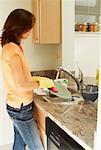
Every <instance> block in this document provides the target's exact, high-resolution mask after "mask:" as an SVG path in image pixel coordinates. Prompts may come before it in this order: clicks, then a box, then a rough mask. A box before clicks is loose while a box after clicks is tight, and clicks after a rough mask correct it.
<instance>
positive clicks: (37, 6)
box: [32, 0, 40, 43]
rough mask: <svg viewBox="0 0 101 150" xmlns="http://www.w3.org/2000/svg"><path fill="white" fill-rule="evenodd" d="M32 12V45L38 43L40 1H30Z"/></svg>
mask: <svg viewBox="0 0 101 150" xmlns="http://www.w3.org/2000/svg"><path fill="white" fill-rule="evenodd" d="M32 10H33V11H32V12H33V14H34V16H35V25H34V28H33V41H34V43H39V31H40V29H39V18H40V17H39V16H40V0H32Z"/></svg>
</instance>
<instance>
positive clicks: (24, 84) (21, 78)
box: [10, 54, 39, 92]
mask: <svg viewBox="0 0 101 150" xmlns="http://www.w3.org/2000/svg"><path fill="white" fill-rule="evenodd" d="M10 64H11V69H12V76H13V78H14V82H15V85H16V90H17V91H19V92H24V91H30V90H32V89H36V88H38V87H39V81H28V80H27V79H26V78H25V75H24V71H23V65H22V62H21V58H20V56H19V55H18V54H15V55H13V56H12V57H11V59H10Z"/></svg>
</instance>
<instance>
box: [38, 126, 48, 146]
mask: <svg viewBox="0 0 101 150" xmlns="http://www.w3.org/2000/svg"><path fill="white" fill-rule="evenodd" d="M37 125H38V128H39V131H40V136H41V140H42V143H43V145H44V147H46V134H45V130H44V129H43V128H42V127H41V126H40V125H39V124H37Z"/></svg>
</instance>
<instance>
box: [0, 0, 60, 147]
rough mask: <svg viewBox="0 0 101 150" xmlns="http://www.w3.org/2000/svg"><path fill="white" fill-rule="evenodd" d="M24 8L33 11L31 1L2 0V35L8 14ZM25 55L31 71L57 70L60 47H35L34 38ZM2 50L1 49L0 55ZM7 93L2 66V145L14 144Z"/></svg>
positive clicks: (0, 115) (0, 19)
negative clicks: (7, 106)
mask: <svg viewBox="0 0 101 150" xmlns="http://www.w3.org/2000/svg"><path fill="white" fill-rule="evenodd" d="M16 8H24V9H27V10H29V11H31V0H0V34H1V29H2V27H3V24H4V22H5V19H6V17H7V16H8V14H9V13H10V12H11V11H12V10H14V9H16ZM24 47H25V54H26V57H27V59H28V62H29V65H30V69H31V70H44V69H55V68H56V64H57V60H58V58H57V55H58V53H57V48H58V45H48V44H47V45H35V44H33V43H32V36H30V37H29V39H28V40H26V41H25V42H24ZM1 50H2V48H1V47H0V53H1ZM5 100H6V92H5V89H4V86H3V81H2V74H1V64H0V145H3V144H8V143H12V142H13V128H12V122H11V120H10V119H9V117H8V115H7V113H6V109H5V103H6V101H5Z"/></svg>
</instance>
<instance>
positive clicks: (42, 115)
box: [34, 106, 45, 130]
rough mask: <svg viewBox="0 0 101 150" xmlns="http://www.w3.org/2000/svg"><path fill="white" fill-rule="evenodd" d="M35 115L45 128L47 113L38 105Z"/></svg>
mask: <svg viewBox="0 0 101 150" xmlns="http://www.w3.org/2000/svg"><path fill="white" fill-rule="evenodd" d="M34 115H35V119H36V121H37V122H38V124H39V125H40V126H41V128H43V129H44V130H45V113H44V112H42V111H41V110H40V109H39V108H38V107H37V106H35V108H34Z"/></svg>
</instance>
